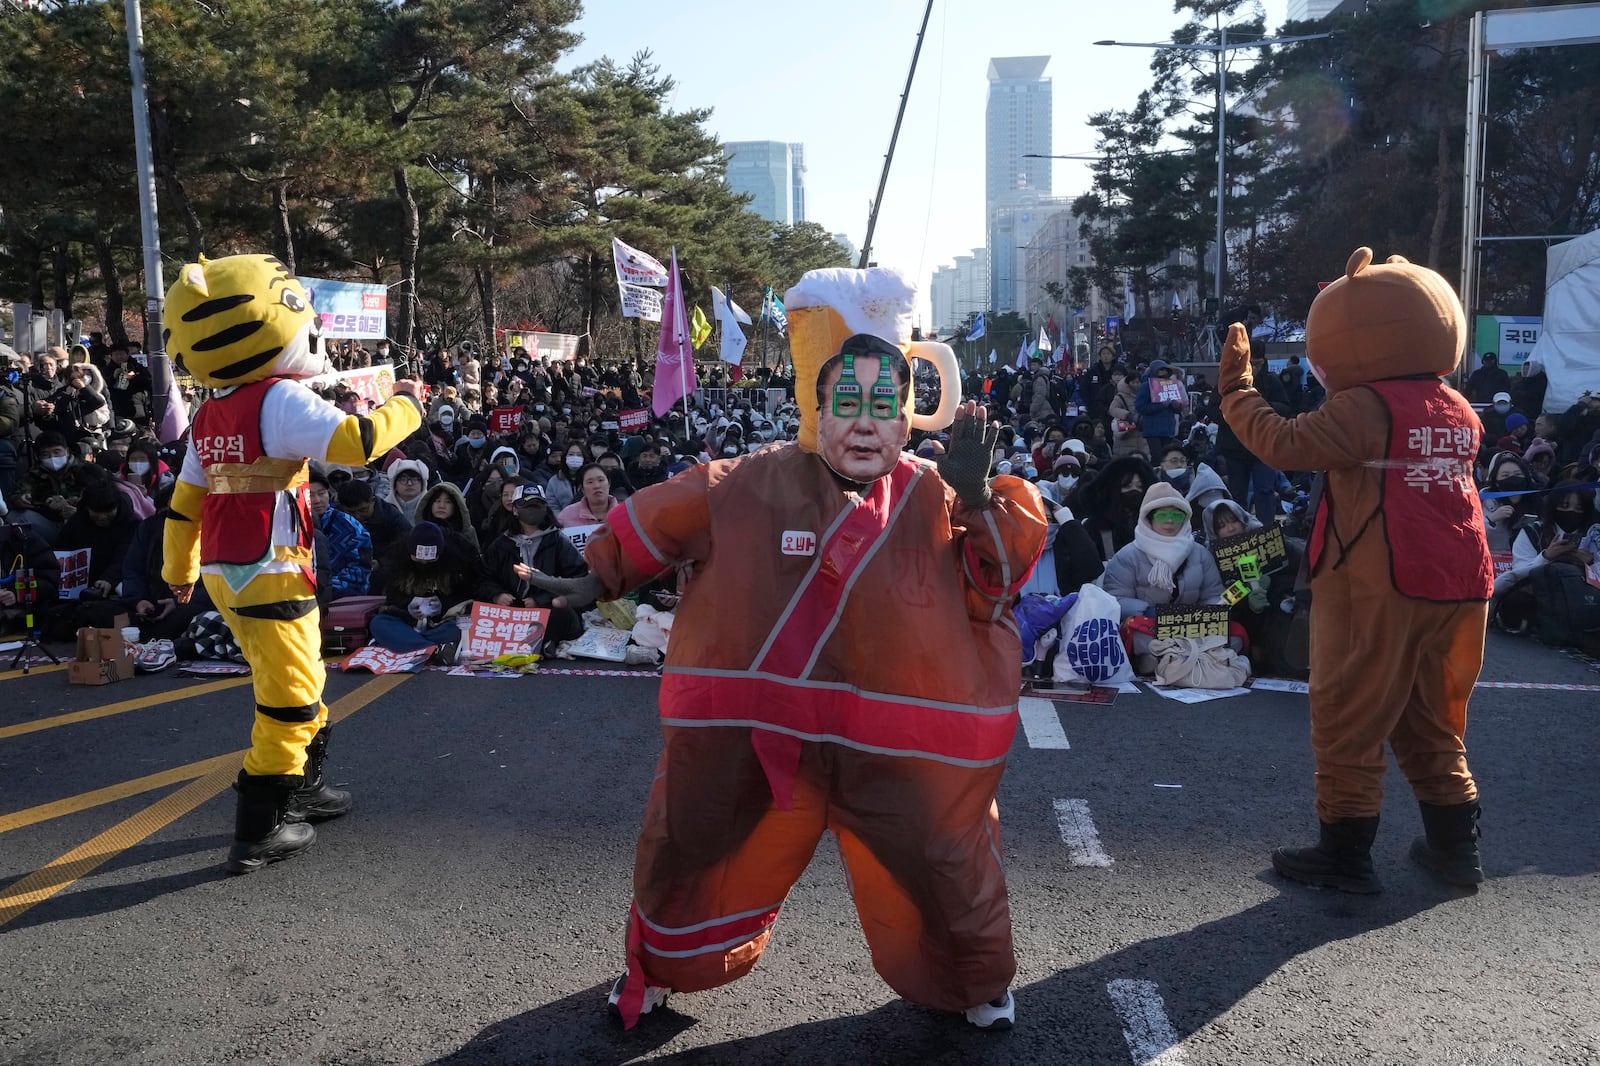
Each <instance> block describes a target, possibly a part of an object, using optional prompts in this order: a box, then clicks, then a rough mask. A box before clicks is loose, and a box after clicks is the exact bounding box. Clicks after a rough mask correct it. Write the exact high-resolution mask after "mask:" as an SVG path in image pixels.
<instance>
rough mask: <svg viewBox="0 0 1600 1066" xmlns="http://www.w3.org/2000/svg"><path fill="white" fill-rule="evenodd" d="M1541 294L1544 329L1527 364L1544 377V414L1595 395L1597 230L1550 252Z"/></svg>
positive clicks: (1599, 288) (1599, 385) (1599, 326)
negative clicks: (1538, 366) (1586, 394)
mask: <svg viewBox="0 0 1600 1066" xmlns="http://www.w3.org/2000/svg"><path fill="white" fill-rule="evenodd" d="M1544 288H1545V296H1544V326H1543V329H1542V331H1541V332H1540V334H1539V343H1538V344H1537V345H1535V346H1534V349H1533V353H1532V355H1531V356H1530V358H1531V359H1533V360H1536V361H1538V362H1539V363H1540V364H1542V365H1543V366H1544V369H1545V373H1546V374H1548V375H1549V376H1550V389H1549V391H1548V392H1547V393H1546V394H1545V399H1544V409H1545V410H1546V411H1565V410H1566V409H1567V408H1568V407H1571V406H1572V405H1573V404H1575V403H1577V402H1578V397H1579V396H1580V395H1582V394H1583V393H1584V392H1585V391H1589V392H1596V393H1600V230H1596V231H1595V232H1593V233H1586V234H1584V235H1583V236H1582V237H1579V238H1577V239H1576V240H1571V241H1564V242H1562V243H1561V244H1557V245H1554V246H1552V247H1551V248H1550V251H1549V253H1548V257H1547V260H1546V264H1545V271H1544Z"/></svg>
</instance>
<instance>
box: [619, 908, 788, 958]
mask: <svg viewBox="0 0 1600 1066" xmlns="http://www.w3.org/2000/svg"><path fill="white" fill-rule="evenodd" d="M782 906H783V904H782V902H781V901H780V902H778V903H774V904H772V905H771V906H770V907H760V908H757V909H755V910H749V911H744V912H743V913H740V914H730V915H727V916H726V917H722V918H710V919H707V920H706V921H703V922H696V923H695V924H694V925H688V926H684V927H682V928H681V929H671V928H668V927H666V926H662V925H657V924H656V923H655V922H652V921H651V920H650V919H649V918H648V917H647V916H646V915H645V914H644V912H643V911H641V910H639V904H638V903H637V902H635V903H634V904H633V905H632V908H633V913H634V915H635V916H636V917H637V918H638V919H639V946H640V947H642V948H644V950H646V951H648V952H650V954H652V955H659V956H661V957H662V958H664V959H687V958H692V957H693V956H695V955H709V954H711V953H712V952H715V951H726V950H727V949H729V948H731V947H735V946H737V945H739V944H747V943H749V942H750V941H751V940H754V939H755V938H756V937H758V936H760V935H761V934H762V933H765V932H766V931H767V930H769V929H771V928H772V923H774V922H776V921H777V920H778V911H779V909H780V908H781V907H782Z"/></svg>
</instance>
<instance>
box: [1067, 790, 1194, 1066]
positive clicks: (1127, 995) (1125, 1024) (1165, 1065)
mask: <svg viewBox="0 0 1600 1066" xmlns="http://www.w3.org/2000/svg"><path fill="white" fill-rule="evenodd" d="M1057 802H1059V801H1057ZM1106 994H1107V995H1109V996H1110V997H1111V1005H1112V1006H1113V1007H1115V1008H1116V1010H1117V1017H1119V1018H1121V1019H1122V1039H1123V1040H1125V1041H1127V1044H1128V1053H1129V1054H1130V1055H1132V1056H1133V1061H1134V1066H1186V1064H1187V1063H1188V1061H1189V1059H1188V1057H1187V1056H1186V1055H1185V1054H1184V1053H1183V1048H1181V1047H1179V1046H1178V1034H1177V1033H1176V1032H1174V1031H1173V1029H1172V1023H1171V1022H1170V1021H1168V1020H1167V1005H1166V1004H1165V1003H1163V1002H1162V1001H1161V990H1160V989H1159V988H1158V987H1157V985H1156V983H1155V982H1154V981H1134V980H1130V979H1128V978H1119V979H1118V980H1115V981H1112V982H1111V983H1110V984H1108V985H1106Z"/></svg>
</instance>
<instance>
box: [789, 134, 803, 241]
mask: <svg viewBox="0 0 1600 1066" xmlns="http://www.w3.org/2000/svg"><path fill="white" fill-rule="evenodd" d="M789 173H790V176H791V179H792V180H791V181H790V183H789V184H790V186H791V187H792V188H793V189H794V196H793V199H794V218H792V219H790V220H789V221H791V222H804V221H805V220H806V146H805V145H803V144H795V143H793V142H791V143H790V145H789Z"/></svg>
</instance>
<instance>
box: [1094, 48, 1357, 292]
mask: <svg viewBox="0 0 1600 1066" xmlns="http://www.w3.org/2000/svg"><path fill="white" fill-rule="evenodd" d="M1332 36H1333V34H1331V33H1307V34H1301V35H1300V36H1297V37H1261V38H1258V39H1256V40H1253V41H1229V40H1228V27H1227V26H1219V27H1218V30H1217V43H1216V44H1200V43H1198V42H1195V43H1190V44H1182V43H1179V42H1177V41H1156V42H1143V41H1096V42H1094V43H1095V44H1097V45H1104V46H1107V47H1111V48H1171V49H1174V50H1176V51H1180V52H1210V53H1212V54H1213V55H1215V56H1216V57H1217V237H1216V240H1217V269H1216V277H1215V278H1214V279H1213V295H1214V296H1215V297H1216V299H1217V310H1218V311H1221V310H1222V277H1223V272H1224V262H1225V261H1226V257H1227V247H1228V246H1227V231H1226V229H1225V223H1224V212H1223V195H1222V190H1223V188H1224V187H1225V186H1224V182H1225V181H1226V180H1227V169H1226V166H1227V155H1226V151H1225V149H1226V147H1227V140H1226V138H1227V124H1228V92H1227V89H1228V81H1227V79H1228V53H1229V52H1232V51H1235V50H1237V49H1240V48H1260V47H1261V46H1262V45H1269V44H1294V43H1295V42H1297V41H1318V40H1321V39H1322V38H1324V37H1332Z"/></svg>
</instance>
